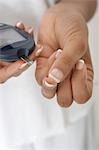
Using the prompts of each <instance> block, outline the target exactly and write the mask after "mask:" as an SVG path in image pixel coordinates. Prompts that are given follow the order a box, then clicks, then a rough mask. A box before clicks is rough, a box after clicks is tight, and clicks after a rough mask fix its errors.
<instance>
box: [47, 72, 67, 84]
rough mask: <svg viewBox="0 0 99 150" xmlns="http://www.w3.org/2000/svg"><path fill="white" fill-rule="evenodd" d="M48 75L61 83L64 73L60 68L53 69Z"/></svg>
mask: <svg viewBox="0 0 99 150" xmlns="http://www.w3.org/2000/svg"><path fill="white" fill-rule="evenodd" d="M48 77H49V78H51V79H53V80H54V81H55V82H57V83H60V82H61V80H62V79H63V77H64V75H63V73H62V72H61V71H60V70H59V69H53V70H52V71H51V73H49V76H48Z"/></svg>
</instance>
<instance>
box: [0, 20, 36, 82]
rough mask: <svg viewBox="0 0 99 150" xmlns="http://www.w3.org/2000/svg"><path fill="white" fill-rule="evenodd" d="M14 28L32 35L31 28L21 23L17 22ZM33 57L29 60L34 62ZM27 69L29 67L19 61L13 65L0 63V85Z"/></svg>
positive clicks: (32, 55)
mask: <svg viewBox="0 0 99 150" xmlns="http://www.w3.org/2000/svg"><path fill="white" fill-rule="evenodd" d="M16 26H17V27H18V28H20V29H22V30H24V31H26V32H28V33H29V34H31V35H33V29H32V27H29V26H26V25H24V24H23V23H21V22H18V23H17V25H16ZM34 55H35V54H34V53H32V54H31V56H30V59H31V60H34V58H35V56H34ZM28 68H29V66H28V65H27V63H24V62H23V61H21V60H18V61H16V62H14V63H7V62H0V83H4V82H5V81H7V80H8V79H9V78H11V77H17V76H19V75H20V74H21V73H22V72H24V71H25V70H27V69H28Z"/></svg>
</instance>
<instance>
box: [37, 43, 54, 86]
mask: <svg viewBox="0 0 99 150" xmlns="http://www.w3.org/2000/svg"><path fill="white" fill-rule="evenodd" d="M40 51H41V52H40V53H39V51H38V52H37V54H36V56H37V57H38V54H40V56H39V57H38V58H37V59H36V72H35V77H36V80H37V82H38V84H40V85H41V84H42V80H43V79H44V78H45V77H46V76H47V75H48V70H49V67H50V65H49V64H48V63H49V62H50V61H49V62H48V59H49V57H50V56H51V55H52V54H53V52H54V50H53V49H51V48H50V47H48V46H43V47H42V48H41V50H40Z"/></svg>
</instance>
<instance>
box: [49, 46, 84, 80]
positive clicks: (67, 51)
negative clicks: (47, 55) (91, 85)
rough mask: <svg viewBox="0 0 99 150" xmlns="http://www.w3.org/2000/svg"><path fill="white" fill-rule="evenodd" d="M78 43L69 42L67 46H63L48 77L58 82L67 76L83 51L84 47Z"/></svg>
mask: <svg viewBox="0 0 99 150" xmlns="http://www.w3.org/2000/svg"><path fill="white" fill-rule="evenodd" d="M79 45H80V44H75V45H73V44H71V46H69V47H68V48H67V47H65V48H64V49H63V51H62V53H61V55H59V57H58V58H57V59H56V61H55V62H54V64H53V65H52V67H51V69H50V71H49V75H48V76H49V78H51V79H53V80H54V81H56V82H57V83H60V82H62V81H63V80H64V79H65V78H66V77H67V76H68V74H69V73H70V71H71V70H72V69H73V67H74V66H75V64H76V63H77V61H78V60H79V59H80V58H81V57H82V56H83V54H84V52H85V51H84V49H85V48H84V47H82V46H81V45H80V46H79Z"/></svg>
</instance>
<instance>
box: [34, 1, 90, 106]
mask: <svg viewBox="0 0 99 150" xmlns="http://www.w3.org/2000/svg"><path fill="white" fill-rule="evenodd" d="M38 44H41V45H42V49H43V51H42V52H41V55H40V57H39V58H37V68H36V79H37V81H38V83H39V84H40V85H41V86H42V94H43V95H44V96H45V97H47V98H52V97H54V96H55V93H56V94H57V101H58V103H59V105H60V106H62V107H68V106H70V105H71V104H72V102H73V100H75V101H76V102H77V103H80V104H82V103H85V102H86V101H88V100H89V98H90V97H91V95H92V87H93V67H92V63H91V57H90V51H89V45H88V29H87V25H86V21H85V19H84V17H83V16H82V15H81V14H80V13H79V12H78V11H76V9H74V10H73V8H70V7H67V9H66V7H64V3H60V4H58V5H56V6H54V7H53V8H50V9H49V10H48V11H47V12H46V14H45V15H44V17H43V19H42V21H41V24H40V28H39V34H38ZM58 49H61V50H62V52H61V51H60V50H58ZM57 50H58V51H57ZM80 59H81V60H80Z"/></svg>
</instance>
